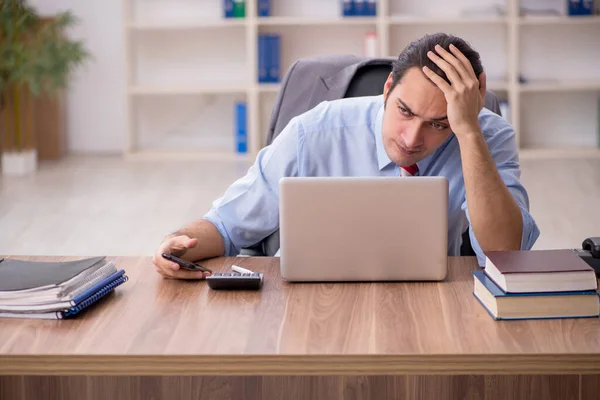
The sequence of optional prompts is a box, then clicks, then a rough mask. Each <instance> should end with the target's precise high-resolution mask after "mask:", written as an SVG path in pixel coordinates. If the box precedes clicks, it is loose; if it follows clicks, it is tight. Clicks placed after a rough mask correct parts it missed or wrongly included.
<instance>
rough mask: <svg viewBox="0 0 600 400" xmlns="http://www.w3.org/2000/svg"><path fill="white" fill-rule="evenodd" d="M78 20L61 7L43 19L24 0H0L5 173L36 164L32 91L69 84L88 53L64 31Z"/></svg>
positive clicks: (1, 129) (21, 171)
mask: <svg viewBox="0 0 600 400" xmlns="http://www.w3.org/2000/svg"><path fill="white" fill-rule="evenodd" d="M75 23H76V20H75V17H74V16H73V14H72V13H71V12H70V11H68V12H63V13H60V14H57V15H56V16H53V17H52V18H41V17H40V16H39V15H38V13H37V12H36V10H35V9H34V8H32V7H30V6H28V5H27V4H26V3H25V2H24V1H23V0H4V1H0V117H1V118H0V133H1V134H2V139H3V140H2V172H3V174H5V175H24V174H28V173H31V172H33V171H35V170H36V168H37V155H36V149H35V143H34V139H33V134H32V125H33V124H34V123H35V115H34V112H35V110H32V96H38V95H40V94H41V93H47V94H50V95H54V94H56V93H57V91H59V90H61V89H64V88H66V87H67V83H68V81H69V78H70V76H71V73H72V72H73V70H74V69H75V68H76V67H77V66H79V65H80V64H81V63H83V62H84V61H85V60H86V59H87V58H88V57H89V53H88V52H87V50H86V49H85V47H84V45H83V44H82V43H81V42H79V41H74V40H70V39H68V38H67V37H66V36H64V31H65V29H67V28H69V27H71V26H73V25H74V24H75Z"/></svg>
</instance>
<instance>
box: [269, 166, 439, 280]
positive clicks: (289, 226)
mask: <svg viewBox="0 0 600 400" xmlns="http://www.w3.org/2000/svg"><path fill="white" fill-rule="evenodd" d="M279 201H280V210H279V212H280V215H279V221H280V227H279V235H280V257H281V258H280V261H281V275H282V277H283V279H285V280H287V281H295V282H309V281H313V282H325V281H337V282H343V281H440V280H443V279H444V278H445V277H446V273H447V267H448V257H447V255H448V180H447V179H446V178H445V177H408V178H399V177H389V178H388V177H286V178H283V179H282V180H281V181H280V200H279Z"/></svg>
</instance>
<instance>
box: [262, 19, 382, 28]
mask: <svg viewBox="0 0 600 400" xmlns="http://www.w3.org/2000/svg"><path fill="white" fill-rule="evenodd" d="M376 23H377V18H374V17H332V18H327V17H325V18H318V17H259V18H258V21H257V24H258V25H259V26H313V25H326V26H336V25H342V26H347V25H358V26H365V25H366V26H375V24H376Z"/></svg>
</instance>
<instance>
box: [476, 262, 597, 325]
mask: <svg viewBox="0 0 600 400" xmlns="http://www.w3.org/2000/svg"><path fill="white" fill-rule="evenodd" d="M486 256H487V259H486V264H485V269H484V270H477V271H473V275H474V278H475V286H474V289H473V294H474V295H475V297H476V298H477V299H478V300H479V302H480V303H481V304H482V305H483V306H484V307H485V309H486V310H487V311H488V312H489V314H490V315H491V316H492V317H493V318H494V319H546V318H584V317H598V316H599V314H600V299H599V296H598V292H597V289H598V281H597V279H596V274H595V271H594V270H593V269H592V267H590V266H589V265H588V264H587V263H586V262H585V261H583V260H582V259H581V258H579V257H578V256H577V254H575V253H574V252H573V251H571V250H533V251H491V252H488V253H486Z"/></svg>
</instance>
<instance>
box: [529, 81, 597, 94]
mask: <svg viewBox="0 0 600 400" xmlns="http://www.w3.org/2000/svg"><path fill="white" fill-rule="evenodd" d="M519 90H520V91H521V92H522V93H536V92H586V91H600V80H579V81H577V80H572V81H568V80H565V81H542V82H529V83H525V84H521V85H520V86H519Z"/></svg>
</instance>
